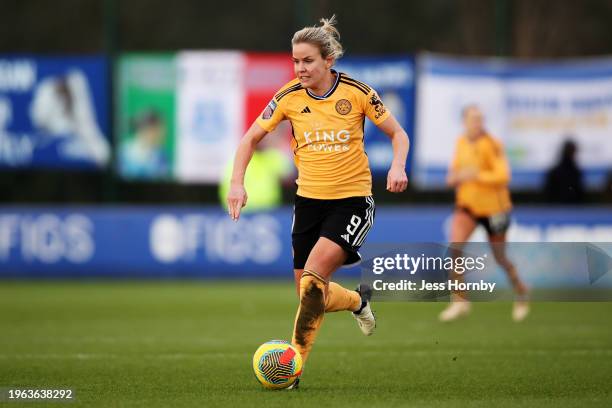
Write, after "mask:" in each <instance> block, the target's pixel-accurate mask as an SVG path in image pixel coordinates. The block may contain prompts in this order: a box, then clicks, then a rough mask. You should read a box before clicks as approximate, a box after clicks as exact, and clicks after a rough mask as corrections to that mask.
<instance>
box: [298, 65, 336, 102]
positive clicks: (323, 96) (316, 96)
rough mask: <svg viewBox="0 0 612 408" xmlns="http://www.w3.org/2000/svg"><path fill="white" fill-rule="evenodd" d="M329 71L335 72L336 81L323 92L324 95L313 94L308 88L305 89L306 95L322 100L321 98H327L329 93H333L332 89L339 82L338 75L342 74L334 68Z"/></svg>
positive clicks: (334, 88) (333, 89)
mask: <svg viewBox="0 0 612 408" xmlns="http://www.w3.org/2000/svg"><path fill="white" fill-rule="evenodd" d="M331 72H332V74H336V81H335V82H334V84H333V85H332V87H331V88H329V91H327V92H325V95H322V96H319V95H315V94H313V93H312V92H310V89H306V93H307V94H308V96H310V97H311V98H314V99H318V100H323V99H327V98H328V97H329V96H330V95H331V94H333V93H334V91H335V90H336V88H337V87H338V84H339V83H340V75H342V74H341V73H339V72H337V71H336V70H335V69H332V70H331Z"/></svg>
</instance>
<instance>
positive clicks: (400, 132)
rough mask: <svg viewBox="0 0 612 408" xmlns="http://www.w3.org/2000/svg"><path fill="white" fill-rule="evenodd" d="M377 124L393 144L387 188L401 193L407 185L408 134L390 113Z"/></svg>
mask: <svg viewBox="0 0 612 408" xmlns="http://www.w3.org/2000/svg"><path fill="white" fill-rule="evenodd" d="M377 126H378V128H379V129H380V130H382V131H383V132H384V133H385V134H386V135H387V136H388V137H389V139H391V144H392V145H393V161H392V162H391V168H390V169H389V173H388V174H387V190H389V191H390V192H392V193H401V192H402V191H404V190H406V188H407V187H408V176H406V158H407V157H408V150H409V149H410V140H409V139H408V134H407V133H406V131H405V130H404V129H403V128H402V126H401V125H400V124H399V122H398V121H397V119H395V116H393V114H392V113H389V115H388V117H387V118H386V119H385V120H383V121H382V122H381V123H379V124H377Z"/></svg>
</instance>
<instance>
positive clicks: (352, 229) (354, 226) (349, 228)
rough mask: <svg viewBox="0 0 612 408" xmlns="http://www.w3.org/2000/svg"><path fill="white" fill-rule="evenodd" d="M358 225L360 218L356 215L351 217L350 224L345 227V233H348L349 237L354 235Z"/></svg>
mask: <svg viewBox="0 0 612 408" xmlns="http://www.w3.org/2000/svg"><path fill="white" fill-rule="evenodd" d="M360 225H361V218H360V217H358V216H356V215H353V216H352V217H351V221H350V224H349V225H347V226H346V232H348V233H349V234H350V235H354V234H355V232H356V231H357V228H358V227H359V226H360Z"/></svg>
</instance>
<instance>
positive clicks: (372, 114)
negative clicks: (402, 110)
mask: <svg viewBox="0 0 612 408" xmlns="http://www.w3.org/2000/svg"><path fill="white" fill-rule="evenodd" d="M364 97H365V98H366V100H365V101H364V102H365V103H364V113H365V114H366V116H367V117H368V118H369V119H370V120H371V121H372V122H373V123H374V124H375V125H380V124H381V123H383V122H384V121H385V119H387V118H388V117H389V116H390V115H391V112H389V109H387V107H386V106H385V105H384V104H383V102H382V100H381V99H380V97H379V96H378V93H376V91H375V90H374V89H370V92H368V94H367V95H365V96H364Z"/></svg>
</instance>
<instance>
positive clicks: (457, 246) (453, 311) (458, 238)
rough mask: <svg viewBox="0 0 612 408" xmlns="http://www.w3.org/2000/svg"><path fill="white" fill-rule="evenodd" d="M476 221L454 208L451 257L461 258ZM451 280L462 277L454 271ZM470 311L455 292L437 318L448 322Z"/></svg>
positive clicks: (462, 295)
mask: <svg viewBox="0 0 612 408" xmlns="http://www.w3.org/2000/svg"><path fill="white" fill-rule="evenodd" d="M476 226H477V223H476V219H475V218H474V217H473V216H472V215H471V214H470V213H468V212H467V211H466V210H464V209H461V208H456V209H455V211H454V212H453V219H452V222H451V230H450V240H449V241H450V244H451V248H452V249H451V252H453V256H461V251H462V249H463V246H464V244H465V242H466V241H467V240H468V239H469V238H470V235H472V232H474V230H475V229H476ZM450 279H451V280H457V281H460V282H461V281H462V280H463V275H461V274H457V273H455V272H454V271H453V272H452V273H451V276H450ZM470 310H471V306H470V302H469V301H468V300H467V296H466V294H465V293H463V292H460V291H455V292H453V293H452V294H451V302H450V303H449V305H448V306H447V307H446V308H445V309H444V310H443V311H442V312H441V313H440V315H439V316H438V318H439V319H440V321H442V322H450V321H453V320H456V319H458V318H460V317H462V316H465V315H467V314H468V313H469V312H470Z"/></svg>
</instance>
